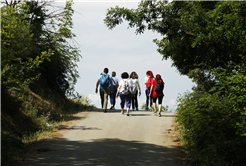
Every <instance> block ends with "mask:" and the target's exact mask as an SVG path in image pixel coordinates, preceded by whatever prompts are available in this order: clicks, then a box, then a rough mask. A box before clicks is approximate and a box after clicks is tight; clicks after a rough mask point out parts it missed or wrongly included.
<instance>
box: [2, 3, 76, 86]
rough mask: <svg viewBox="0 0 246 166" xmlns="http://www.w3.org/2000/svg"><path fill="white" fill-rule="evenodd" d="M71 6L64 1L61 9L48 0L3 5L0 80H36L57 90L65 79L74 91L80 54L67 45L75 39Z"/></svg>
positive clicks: (73, 45) (74, 46)
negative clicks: (64, 3)
mask: <svg viewBox="0 0 246 166" xmlns="http://www.w3.org/2000/svg"><path fill="white" fill-rule="evenodd" d="M72 4H73V2H72V1H67V2H66V5H65V7H63V8H62V7H59V6H56V5H54V2H50V1H35V0H32V1H23V2H22V1H16V0H14V1H10V2H8V1H6V2H5V5H4V6H3V7H2V8H1V16H2V18H1V24H2V26H1V35H2V50H1V51H2V65H1V70H2V76H3V80H4V79H6V80H7V79H8V80H10V78H13V79H14V80H15V81H16V79H17V78H18V80H19V81H21V82H26V83H30V81H31V80H37V79H38V78H39V82H40V81H41V82H42V83H44V84H48V86H50V88H57V89H58V90H59V89H60V88H59V87H60V85H61V84H62V82H61V80H66V82H67V83H69V87H68V89H70V90H73V85H74V84H75V83H76V81H77V78H78V77H79V74H78V71H77V70H76V66H77V64H76V62H78V61H79V58H81V55H80V54H79V49H78V47H77V46H76V44H71V43H72V42H69V40H71V41H74V37H75V35H74V34H73V33H72V31H71V29H72V27H73V22H72V15H73V13H74V11H73V9H72ZM51 7H52V8H51ZM51 9H52V10H51ZM73 43H75V42H73ZM13 79H12V81H13Z"/></svg>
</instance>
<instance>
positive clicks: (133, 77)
mask: <svg viewBox="0 0 246 166" xmlns="http://www.w3.org/2000/svg"><path fill="white" fill-rule="evenodd" d="M130 78H132V79H138V74H137V73H136V72H135V71H133V72H132V73H131V74H130Z"/></svg>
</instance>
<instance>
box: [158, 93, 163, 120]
mask: <svg viewBox="0 0 246 166" xmlns="http://www.w3.org/2000/svg"><path fill="white" fill-rule="evenodd" d="M162 99H163V96H159V97H158V102H159V117H160V116H161V107H162Z"/></svg>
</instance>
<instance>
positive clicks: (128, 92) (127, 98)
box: [116, 72, 133, 116]
mask: <svg viewBox="0 0 246 166" xmlns="http://www.w3.org/2000/svg"><path fill="white" fill-rule="evenodd" d="M121 78H122V80H121V81H120V82H119V87H118V90H117V93H116V98H118V96H120V99H121V102H120V106H121V114H124V106H125V104H126V111H127V116H129V110H130V107H131V96H132V90H133V89H132V81H131V80H130V79H129V74H128V73H127V72H124V73H122V74H121Z"/></svg>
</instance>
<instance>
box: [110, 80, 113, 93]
mask: <svg viewBox="0 0 246 166" xmlns="http://www.w3.org/2000/svg"><path fill="white" fill-rule="evenodd" d="M110 84H111V90H110V94H112V92H113V82H112V81H111V82H110Z"/></svg>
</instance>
